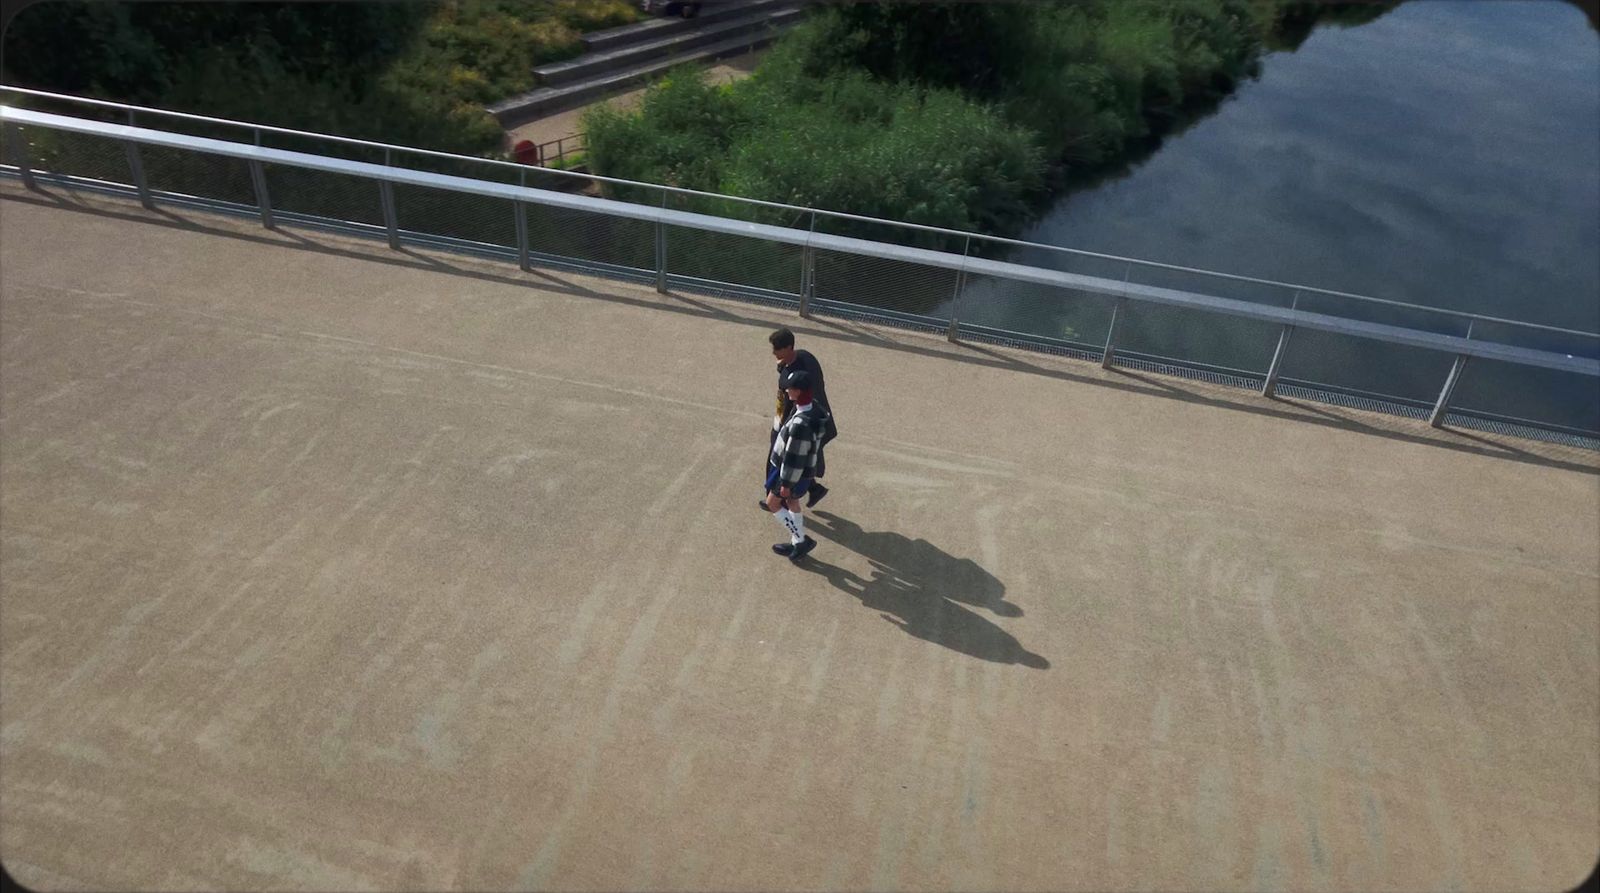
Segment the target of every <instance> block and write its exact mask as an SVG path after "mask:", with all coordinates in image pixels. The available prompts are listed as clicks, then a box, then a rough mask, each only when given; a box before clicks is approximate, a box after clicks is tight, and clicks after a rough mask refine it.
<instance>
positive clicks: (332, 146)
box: [260, 128, 394, 164]
mask: <svg viewBox="0 0 1600 893" xmlns="http://www.w3.org/2000/svg"><path fill="white" fill-rule="evenodd" d="M260 137H261V145H262V146H263V147H265V148H268V149H282V150H284V151H285V152H303V153H305V154H307V155H319V156H322V157H324V158H342V159H344V160H346V161H363V162H366V163H368V164H383V163H384V161H385V160H386V159H387V158H388V157H391V156H392V155H393V154H394V153H393V152H385V150H384V149H382V148H380V147H378V146H365V145H359V144H354V143H347V142H344V141H343V140H337V139H333V138H331V137H327V136H319V135H317V134H294V133H279V132H276V131H272V130H267V129H264V128H263V129H262V130H261V133H260Z"/></svg>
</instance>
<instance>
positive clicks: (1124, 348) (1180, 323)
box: [1113, 300, 1280, 375]
mask: <svg viewBox="0 0 1600 893" xmlns="http://www.w3.org/2000/svg"><path fill="white" fill-rule="evenodd" d="M1279 330H1280V327H1279V326H1277V325H1274V324H1272V323H1268V322H1260V321H1257V320H1253V319H1241V318H1239V317H1233V316H1224V315H1222V314H1220V313H1213V312H1207V311H1204V310H1191V309H1188V308H1185V307H1173V306H1170V305H1166V304H1154V303H1149V302H1144V301H1133V300H1130V301H1128V302H1127V303H1126V304H1124V305H1123V307H1122V310H1121V312H1120V313H1119V315H1118V319H1117V328H1116V334H1115V338H1114V340H1113V347H1114V349H1115V351H1116V353H1117V354H1141V355H1143V356H1144V357H1145V358H1155V359H1159V360H1171V361H1176V362H1177V363H1179V364H1193V365H1199V366H1207V367H1212V368H1216V369H1223V370H1230V371H1234V372H1244V373H1249V374H1253V375H1265V374H1266V372H1267V368H1268V367H1269V366H1270V365H1271V364H1272V352H1273V349H1274V348H1276V347H1277V344H1278V332H1279Z"/></svg>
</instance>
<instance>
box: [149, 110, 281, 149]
mask: <svg viewBox="0 0 1600 893" xmlns="http://www.w3.org/2000/svg"><path fill="white" fill-rule="evenodd" d="M119 123H122V124H131V125H133V126H135V127H145V128H149V129H150V130H159V131H161V132H163V133H177V134H182V135H184V136H198V137H203V138H205V139H212V140H222V141H223V142H227V143H239V144H241V145H246V146H249V145H254V144H255V141H256V132H257V129H256V128H254V127H251V126H249V125H247V124H242V123H233V122H227V121H196V120H195V119H193V118H185V117H181V116H179V115H163V114H159V113H156V112H132V113H130V114H129V115H128V116H127V117H126V118H124V119H122V120H121V121H120V122H119Z"/></svg>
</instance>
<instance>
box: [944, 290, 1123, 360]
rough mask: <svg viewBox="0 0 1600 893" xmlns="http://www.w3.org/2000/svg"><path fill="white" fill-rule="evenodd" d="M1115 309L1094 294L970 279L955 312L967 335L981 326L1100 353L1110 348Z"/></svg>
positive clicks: (1102, 297)
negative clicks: (1107, 331) (1112, 313)
mask: <svg viewBox="0 0 1600 893" xmlns="http://www.w3.org/2000/svg"><path fill="white" fill-rule="evenodd" d="M1114 303H1115V299H1114V298H1110V297H1107V296H1106V295H1103V294H1097V293H1095V292H1088V291H1081V290H1078V289H1071V288H1061V287H1058V286H1051V285H1040V284H1038V283H1034V282H1019V281H1017V280H1015V279H1006V278H1004V277H999V276H973V275H971V274H968V275H967V276H966V277H965V279H964V281H963V285H962V287H961V296H960V297H959V298H958V299H957V300H956V302H955V308H954V309H955V316H956V318H957V319H958V320H960V322H961V326H962V327H963V329H969V328H971V327H972V326H982V327H984V328H986V329H993V330H995V331H996V332H997V333H1015V334H1017V335H1021V336H1028V337H1034V338H1046V339H1051V340H1053V341H1060V342H1064V343H1066V344H1070V345H1073V346H1076V347H1079V348H1082V349H1084V350H1086V351H1098V350H1099V349H1100V348H1101V347H1102V346H1104V345H1105V343H1106V330H1107V328H1108V327H1109V326H1110V324H1111V308H1112V306H1113V304H1114Z"/></svg>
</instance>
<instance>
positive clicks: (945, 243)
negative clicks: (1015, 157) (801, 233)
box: [814, 213, 968, 254]
mask: <svg viewBox="0 0 1600 893" xmlns="http://www.w3.org/2000/svg"><path fill="white" fill-rule="evenodd" d="M814 229H815V231H816V232H818V233H821V234H822V235H827V236H848V237H850V238H854V239H866V240H867V241H869V242H882V243H884V244H886V245H901V246H904V247H907V248H926V249H928V250H930V251H944V252H949V253H952V254H961V252H962V250H963V248H964V247H965V246H966V244H967V241H968V236H967V235H966V234H965V233H946V232H930V231H928V230H924V229H918V228H916V227H913V226H907V225H906V224H903V223H895V222H892V221H886V220H885V221H879V220H855V219H851V218H846V217H833V216H830V215H828V214H826V213H818V214H817V215H816V225H815V227H814Z"/></svg>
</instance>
